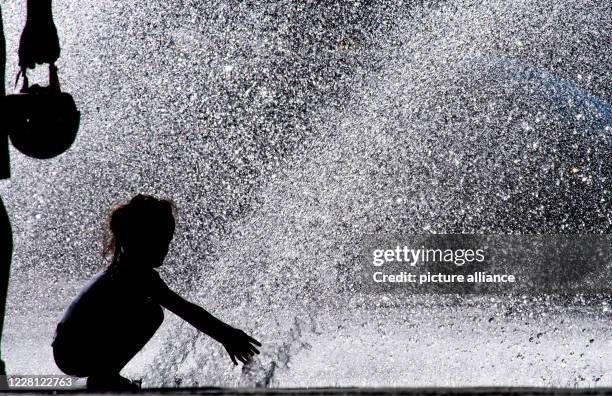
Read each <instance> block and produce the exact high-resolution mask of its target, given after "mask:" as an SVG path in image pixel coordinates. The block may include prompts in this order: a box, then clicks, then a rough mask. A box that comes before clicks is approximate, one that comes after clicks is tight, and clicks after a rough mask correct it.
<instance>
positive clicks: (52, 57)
mask: <svg viewBox="0 0 612 396" xmlns="http://www.w3.org/2000/svg"><path fill="white" fill-rule="evenodd" d="M51 1H52V0H28V1H27V18H26V24H25V27H24V28H23V32H21V39H20V40H19V66H20V68H21V69H22V70H25V69H26V68H29V69H33V68H34V67H35V66H36V64H42V63H49V64H53V63H55V61H57V59H58V58H59V56H60V45H59V38H58V36H57V29H56V28H55V23H54V22H53V14H52V9H51Z"/></svg>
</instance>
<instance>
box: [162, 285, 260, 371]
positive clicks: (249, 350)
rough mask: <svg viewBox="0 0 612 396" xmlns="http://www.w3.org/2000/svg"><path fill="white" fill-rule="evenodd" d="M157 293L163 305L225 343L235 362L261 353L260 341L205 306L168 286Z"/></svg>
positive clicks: (245, 360) (246, 359) (244, 361)
mask: <svg viewBox="0 0 612 396" xmlns="http://www.w3.org/2000/svg"><path fill="white" fill-rule="evenodd" d="M162 283H163V282H162ZM164 286H165V284H164ZM157 294H158V298H159V300H158V301H159V303H160V304H161V305H162V306H163V307H165V308H167V309H169V310H170V311H172V312H173V313H175V314H176V315H178V316H179V317H181V318H182V319H184V320H185V321H186V322H188V323H189V324H191V325H192V326H193V327H195V328H196V329H198V330H200V331H201V332H203V333H205V334H207V335H208V336H210V337H211V338H213V339H214V340H216V341H218V342H220V343H221V344H223V346H224V347H225V350H226V351H227V353H228V354H229V355H230V358H231V359H232V362H233V363H234V364H238V362H237V360H239V361H241V362H242V363H246V362H247V361H248V360H249V359H250V358H251V357H252V356H253V355H255V354H258V353H259V350H258V349H257V348H256V346H261V344H260V343H259V341H257V340H256V339H254V338H253V337H251V336H249V335H248V334H246V333H245V332H244V331H242V330H239V329H236V328H234V327H232V326H230V325H228V324H227V323H224V322H223V321H221V320H219V319H217V318H216V317H214V316H213V315H211V314H210V313H209V312H208V311H206V310H205V309H204V308H202V307H200V306H198V305H196V304H193V303H191V302H189V301H187V300H185V299H184V298H182V297H181V296H179V295H178V294H176V293H175V292H174V291H172V290H171V289H170V288H168V287H167V286H166V287H164V288H161V290H160V291H159V292H158V293H157Z"/></svg>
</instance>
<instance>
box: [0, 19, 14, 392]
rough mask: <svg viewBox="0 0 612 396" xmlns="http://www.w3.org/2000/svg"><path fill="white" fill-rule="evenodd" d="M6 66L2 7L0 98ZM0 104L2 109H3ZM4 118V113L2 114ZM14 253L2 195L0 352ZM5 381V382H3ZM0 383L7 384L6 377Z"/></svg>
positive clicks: (3, 155) (3, 161)
mask: <svg viewBox="0 0 612 396" xmlns="http://www.w3.org/2000/svg"><path fill="white" fill-rule="evenodd" d="M5 68H6V42H5V39H4V24H3V18H2V8H1V7H0V100H3V99H4V95H5V86H4V85H5V81H4V80H5V79H4V75H5ZM2 110H3V109H2V106H0V111H2ZM2 118H4V114H2ZM9 176H10V160H9V149H8V134H7V131H6V130H5V128H2V126H1V125H0V180H2V179H8V178H9ZM12 255H13V235H12V232H11V223H10V221H9V217H8V214H7V213H6V208H5V207H4V202H2V197H1V196H0V353H1V351H2V332H3V330H4V314H5V311H6V295H7V291H8V281H9V274H10V269H11V257H12ZM5 374H6V369H5V366H4V361H3V360H2V356H1V355H0V375H5ZM2 382H3V383H2ZM2 382H0V385H6V378H4V380H3V381H2Z"/></svg>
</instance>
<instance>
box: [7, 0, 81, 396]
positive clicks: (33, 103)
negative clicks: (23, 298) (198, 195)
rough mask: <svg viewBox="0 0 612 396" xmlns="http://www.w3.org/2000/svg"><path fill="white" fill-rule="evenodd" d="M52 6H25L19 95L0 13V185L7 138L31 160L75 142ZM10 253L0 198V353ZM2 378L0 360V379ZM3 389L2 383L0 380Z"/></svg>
mask: <svg viewBox="0 0 612 396" xmlns="http://www.w3.org/2000/svg"><path fill="white" fill-rule="evenodd" d="M51 4H52V0H28V1H27V17H26V25H25V27H24V29H23V32H22V34H21V39H20V42H19V54H18V55H19V68H20V75H21V76H22V78H23V79H24V86H23V87H24V88H23V89H22V90H21V93H20V94H16V95H8V96H7V95H6V88H5V85H6V78H5V77H6V69H5V68H6V43H5V36H4V26H3V23H2V10H1V9H0V62H1V64H0V81H1V82H2V83H1V84H0V85H1V88H0V112H1V118H0V119H1V120H2V123H1V124H0V180H2V179H8V178H9V177H10V158H9V148H8V143H9V136H10V139H11V141H12V142H13V144H14V146H15V147H16V148H17V149H18V150H20V151H21V152H23V153H24V154H26V155H29V156H31V157H35V158H51V157H53V156H56V155H59V154H61V153H62V152H64V151H66V150H67V149H68V148H69V147H70V145H71V144H72V142H73V141H74V138H75V136H76V131H77V129H78V124H79V113H78V111H77V109H76V105H75V104H74V101H73V100H72V96H70V95H69V94H66V93H62V92H60V89H59V82H58V81H59V80H58V79H57V69H56V68H55V62H56V61H57V59H58V57H59V54H60V46H59V39H58V37H57V30H56V28H55V24H54V22H53V15H52V8H51ZM42 63H48V64H49V72H50V76H49V82H50V86H49V87H41V86H39V85H33V86H31V87H30V86H29V83H28V81H27V69H28V68H30V69H31V68H34V67H35V66H36V65H37V64H42ZM12 253H13V236H12V232H11V223H10V220H9V217H8V213H7V211H6V208H5V207H4V203H3V201H2V197H0V351H1V348H2V342H1V341H2V332H3V329H4V319H5V313H6V299H7V291H8V281H9V274H10V268H11V259H12ZM5 373H6V368H5V364H4V361H3V360H2V359H1V356H0V375H3V374H5ZM1 380H3V381H4V383H0V386H2V385H6V377H1Z"/></svg>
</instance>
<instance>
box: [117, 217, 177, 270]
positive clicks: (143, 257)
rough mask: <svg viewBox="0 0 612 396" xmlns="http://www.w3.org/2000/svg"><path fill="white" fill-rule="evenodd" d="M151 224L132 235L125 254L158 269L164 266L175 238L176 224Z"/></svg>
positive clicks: (126, 245)
mask: <svg viewBox="0 0 612 396" xmlns="http://www.w3.org/2000/svg"><path fill="white" fill-rule="evenodd" d="M151 223H152V222H145V224H142V227H140V230H139V231H138V232H135V233H134V234H133V235H131V237H130V239H129V241H127V243H126V244H125V252H126V253H128V254H129V255H130V256H134V257H136V258H137V259H138V261H140V262H142V263H143V264H144V265H147V266H148V265H150V266H151V267H153V268H156V267H159V266H161V265H162V264H163V261H164V259H165V258H166V255H167V254H168V249H169V247H170V242H172V238H173V236H174V224H173V222H172V223H171V222H168V221H160V222H159V224H151Z"/></svg>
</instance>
